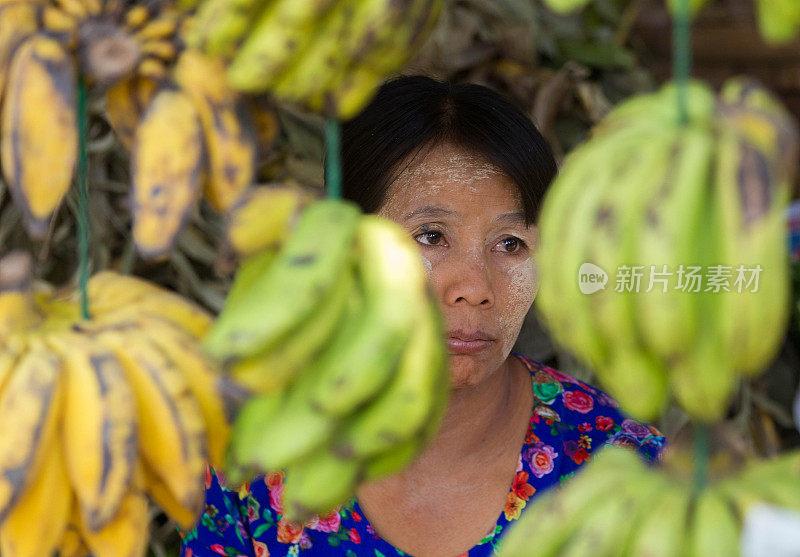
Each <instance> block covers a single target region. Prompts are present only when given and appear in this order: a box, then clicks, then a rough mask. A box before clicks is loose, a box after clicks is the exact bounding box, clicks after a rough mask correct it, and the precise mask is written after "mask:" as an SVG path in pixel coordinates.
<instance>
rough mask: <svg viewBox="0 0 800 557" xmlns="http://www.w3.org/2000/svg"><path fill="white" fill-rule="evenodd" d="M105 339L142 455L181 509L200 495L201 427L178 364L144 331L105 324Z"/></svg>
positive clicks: (191, 505)
mask: <svg viewBox="0 0 800 557" xmlns="http://www.w3.org/2000/svg"><path fill="white" fill-rule="evenodd" d="M97 338H98V340H99V341H100V342H103V343H107V345H108V346H111V347H112V348H113V350H114V353H115V354H116V355H117V358H118V359H119V360H120V362H121V363H122V365H123V366H124V367H125V371H126V374H127V377H128V381H129V382H130V384H131V387H132V388H133V391H134V393H135V394H136V399H137V408H138V414H139V440H140V447H141V454H142V455H143V456H144V458H145V459H146V460H147V462H148V464H149V465H150V466H151V468H152V469H153V470H154V471H155V472H156V473H157V474H158V476H159V477H160V478H161V479H162V481H163V482H164V483H165V484H166V485H167V486H168V487H169V489H170V491H171V492H172V493H173V494H174V495H175V498H176V500H177V501H178V502H179V503H180V504H181V505H182V506H184V507H186V508H196V506H197V504H198V503H197V501H198V500H201V501H202V500H203V498H204V492H205V489H204V485H203V477H204V473H205V463H206V458H207V451H206V428H205V424H204V423H203V417H202V413H201V411H200V408H199V406H198V403H197V401H196V400H195V398H194V396H193V395H192V392H191V390H190V389H189V386H188V384H187V381H186V379H185V378H184V376H183V374H182V373H181V371H180V369H179V368H178V363H177V362H175V361H173V360H172V359H171V358H169V357H168V356H167V355H166V354H164V353H163V352H162V351H161V350H160V348H158V347H156V346H155V345H154V344H153V343H152V342H151V341H150V340H149V339H148V338H147V337H146V336H144V335H135V334H122V333H120V332H119V331H114V330H112V329H105V330H103V331H100V332H99V333H98V337H97Z"/></svg>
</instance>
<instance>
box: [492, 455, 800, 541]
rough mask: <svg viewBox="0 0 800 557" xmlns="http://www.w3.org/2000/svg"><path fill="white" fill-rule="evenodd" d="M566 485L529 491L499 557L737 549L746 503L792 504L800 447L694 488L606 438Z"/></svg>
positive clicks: (798, 484) (799, 499) (799, 498)
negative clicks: (532, 496) (534, 495)
mask: <svg viewBox="0 0 800 557" xmlns="http://www.w3.org/2000/svg"><path fill="white" fill-rule="evenodd" d="M592 460H593V461H592V463H591V464H589V466H588V468H587V469H586V470H584V471H582V472H581V473H580V475H579V476H577V477H576V478H575V479H574V480H572V481H571V482H570V483H569V484H567V485H566V487H563V488H558V489H554V490H552V491H550V492H548V493H546V494H544V495H542V496H540V497H539V498H538V499H536V500H535V501H534V502H533V503H532V505H533V507H532V508H530V509H528V510H526V514H525V515H524V516H523V517H522V518H521V519H520V520H519V521H518V522H517V523H516V524H515V525H514V526H512V527H511V528H510V529H509V531H508V533H507V534H505V536H504V538H503V540H502V541H501V546H500V555H501V557H532V556H534V555H535V556H537V557H548V556H551V555H552V556H556V555H558V556H559V557H562V556H572V555H574V556H578V555H593V556H607V557H638V556H642V555H648V556H658V557H660V556H675V557H703V556H708V555H725V556H726V557H727V556H730V557H735V556H738V555H740V548H739V539H740V537H741V530H742V525H743V521H744V519H745V517H746V514H747V512H748V510H749V509H750V507H751V506H752V505H754V504H757V503H769V504H773V505H777V506H781V507H786V508H789V509H793V510H797V509H798V508H800V452H798V451H794V452H791V453H785V454H783V455H781V456H779V457H776V458H773V459H771V460H765V461H764V460H761V461H755V462H752V463H747V464H745V465H744V467H743V468H742V469H741V470H739V471H738V472H735V473H733V474H729V475H728V476H727V477H725V478H723V479H720V480H716V481H714V482H712V483H710V484H708V485H706V486H704V487H703V488H701V489H699V490H698V489H695V487H694V485H693V483H692V479H691V478H690V477H688V476H686V475H685V474H684V473H682V472H681V471H679V470H677V469H675V468H673V467H672V465H666V466H660V467H651V466H647V465H645V464H644V463H643V462H642V461H641V459H640V458H639V457H638V456H637V455H636V454H635V453H634V452H633V451H631V450H629V449H622V448H618V447H613V446H609V447H606V448H604V449H603V450H602V452H601V453H599V454H598V455H597V456H596V457H594V458H593V459H592Z"/></svg>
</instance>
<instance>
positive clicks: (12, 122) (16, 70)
mask: <svg viewBox="0 0 800 557" xmlns="http://www.w3.org/2000/svg"><path fill="white" fill-rule="evenodd" d="M75 91H76V70H75V64H74V62H73V60H72V57H71V56H70V55H69V54H68V53H67V52H66V50H65V49H64V47H63V46H62V45H61V44H60V43H59V42H58V41H56V40H55V39H51V38H48V37H47V36H46V35H35V36H33V37H31V38H29V39H28V40H26V41H25V42H23V43H22V44H21V45H20V46H19V48H18V49H17V50H16V52H15V54H14V57H13V59H12V61H11V67H10V68H9V70H8V85H7V87H6V93H5V96H4V99H3V107H2V123H1V124H0V125H1V127H0V161H2V166H3V174H4V176H5V178H6V181H7V183H8V185H9V188H10V190H11V194H12V196H13V198H14V200H15V202H16V203H17V205H18V206H19V207H21V208H22V209H23V211H24V214H25V222H26V226H27V229H28V232H29V234H31V236H33V237H42V236H43V235H44V234H45V233H46V232H47V229H48V226H49V222H50V217H51V216H52V215H53V213H54V212H55V210H56V209H57V208H58V207H59V206H60V205H61V201H62V200H63V198H64V195H65V194H66V193H67V190H68V189H69V187H70V184H71V183H72V173H73V169H74V166H75V161H76V159H77V153H78V135H77V127H76V118H75Z"/></svg>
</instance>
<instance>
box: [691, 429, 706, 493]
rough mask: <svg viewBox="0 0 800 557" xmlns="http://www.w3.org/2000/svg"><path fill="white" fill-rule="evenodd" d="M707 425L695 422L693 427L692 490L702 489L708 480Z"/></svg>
mask: <svg viewBox="0 0 800 557" xmlns="http://www.w3.org/2000/svg"><path fill="white" fill-rule="evenodd" d="M707 472H708V425H707V424H703V423H697V424H695V429H694V490H695V491H696V492H698V493H699V492H700V491H702V490H703V489H704V488H705V486H706V482H707V481H708V474H707Z"/></svg>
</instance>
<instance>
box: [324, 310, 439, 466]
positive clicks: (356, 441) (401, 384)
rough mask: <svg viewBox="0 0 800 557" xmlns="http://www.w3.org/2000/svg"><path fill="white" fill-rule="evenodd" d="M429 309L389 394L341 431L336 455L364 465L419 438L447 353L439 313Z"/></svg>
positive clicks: (423, 316) (432, 403)
mask: <svg viewBox="0 0 800 557" xmlns="http://www.w3.org/2000/svg"><path fill="white" fill-rule="evenodd" d="M426 306H427V307H426V311H424V312H423V313H421V314H420V315H419V316H418V318H417V320H416V324H415V328H414V330H413V332H412V333H411V338H410V339H409V342H408V344H407V345H406V348H405V350H404V352H403V355H402V356H401V358H400V361H399V367H398V370H397V372H396V373H395V374H394V377H393V378H392V380H391V382H390V383H389V385H388V386H387V387H386V388H385V391H384V392H383V393H382V394H381V395H380V396H379V397H377V398H376V399H375V400H373V401H371V402H370V403H369V405H368V406H367V407H366V408H364V409H362V410H360V411H359V412H358V413H357V414H356V415H354V416H353V417H352V418H351V419H350V420H349V421H348V422H346V423H345V424H344V425H343V427H342V432H341V434H340V435H339V436H338V439H337V440H336V441H334V446H335V450H336V452H337V454H343V455H353V456H355V457H357V458H359V459H363V458H366V457H369V456H373V455H375V454H377V453H380V452H383V451H386V450H389V449H391V448H392V447H394V446H397V445H399V444H401V443H402V442H403V441H406V440H408V439H410V438H411V437H413V436H414V435H416V434H417V433H418V432H419V430H420V429H421V428H422V427H423V425H424V424H425V420H426V418H427V417H428V416H430V414H431V409H432V408H433V405H434V404H435V396H436V390H435V387H436V383H437V380H438V377H437V375H438V374H439V373H442V371H443V367H442V361H443V360H444V359H445V356H446V353H445V348H444V338H443V334H444V332H443V331H442V328H441V326H440V325H441V322H440V320H439V319H438V318H437V317H436V315H435V314H434V312H435V311H437V310H436V308H435V307H434V305H433V303H431V302H429V303H428V304H426Z"/></svg>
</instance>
